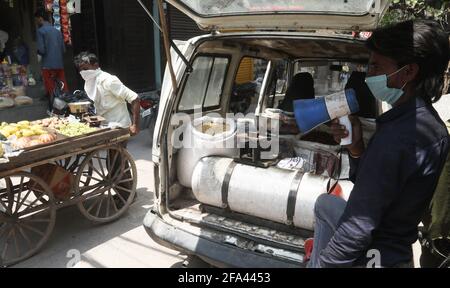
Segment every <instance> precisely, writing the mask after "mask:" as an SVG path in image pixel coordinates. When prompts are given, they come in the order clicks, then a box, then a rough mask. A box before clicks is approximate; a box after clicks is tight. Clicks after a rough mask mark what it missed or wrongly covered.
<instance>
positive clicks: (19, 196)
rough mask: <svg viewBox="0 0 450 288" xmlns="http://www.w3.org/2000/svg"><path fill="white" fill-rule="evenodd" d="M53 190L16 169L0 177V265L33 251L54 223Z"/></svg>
mask: <svg viewBox="0 0 450 288" xmlns="http://www.w3.org/2000/svg"><path fill="white" fill-rule="evenodd" d="M55 217H56V207H55V202H54V197H53V193H52V192H51V190H50V188H49V187H48V186H47V184H45V182H44V181H42V180H41V179H40V178H38V177H36V176H34V175H32V174H30V173H25V172H21V173H17V174H15V175H13V176H10V177H6V178H2V179H0V266H11V265H14V264H16V263H19V262H21V261H23V260H25V259H27V258H29V257H31V256H33V255H34V254H36V253H37V252H38V251H39V250H40V249H41V248H42V246H43V245H44V244H45V243H46V242H47V240H48V239H49V237H50V234H51V232H52V230H53V227H54V226H55Z"/></svg>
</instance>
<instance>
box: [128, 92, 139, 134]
mask: <svg viewBox="0 0 450 288" xmlns="http://www.w3.org/2000/svg"><path fill="white" fill-rule="evenodd" d="M131 107H132V111H133V115H132V117H133V125H131V126H130V133H131V136H136V135H137V134H139V131H140V129H139V127H140V126H139V125H140V124H139V123H140V119H141V105H140V104H139V98H137V99H136V100H134V101H133V102H132V103H131Z"/></svg>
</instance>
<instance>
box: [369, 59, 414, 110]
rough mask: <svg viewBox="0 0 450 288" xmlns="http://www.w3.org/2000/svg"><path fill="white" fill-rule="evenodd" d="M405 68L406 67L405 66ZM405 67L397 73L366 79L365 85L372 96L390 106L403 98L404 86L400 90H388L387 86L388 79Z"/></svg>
mask: <svg viewBox="0 0 450 288" xmlns="http://www.w3.org/2000/svg"><path fill="white" fill-rule="evenodd" d="M405 67H406V66H405ZM405 67H403V68H401V69H399V70H398V71H397V72H394V73H392V74H390V75H379V76H373V77H367V78H366V84H367V86H369V89H370V91H371V92H372V94H373V96H374V97H375V98H377V99H378V100H380V101H383V102H386V103H388V104H390V105H394V104H395V103H396V102H397V101H398V100H399V99H400V97H402V96H403V94H404V93H405V92H404V91H403V89H404V88H405V86H406V84H408V83H405V85H403V87H402V88H401V89H397V88H389V87H388V86H387V84H388V83H387V82H388V79H389V78H390V77H392V76H394V75H395V74H397V73H399V72H400V71H402V70H403V69H404V68H405Z"/></svg>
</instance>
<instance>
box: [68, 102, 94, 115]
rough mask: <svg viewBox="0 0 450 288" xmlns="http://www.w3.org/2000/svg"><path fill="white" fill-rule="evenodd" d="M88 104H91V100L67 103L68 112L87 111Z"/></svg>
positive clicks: (80, 112)
mask: <svg viewBox="0 0 450 288" xmlns="http://www.w3.org/2000/svg"><path fill="white" fill-rule="evenodd" d="M90 106H91V102H76V103H69V109H70V113H72V114H84V113H88V111H89V107H90Z"/></svg>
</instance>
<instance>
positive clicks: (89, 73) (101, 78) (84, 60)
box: [75, 52, 140, 136]
mask: <svg viewBox="0 0 450 288" xmlns="http://www.w3.org/2000/svg"><path fill="white" fill-rule="evenodd" d="M75 66H76V67H77V69H78V70H79V71H80V75H81V77H82V78H83V79H84V80H85V86H84V88H85V91H86V93H87V95H88V96H89V98H90V99H91V100H92V101H93V102H94V106H95V109H96V112H97V115H99V116H102V117H104V118H105V119H106V121H107V122H109V123H110V124H113V125H117V126H119V127H122V128H129V129H130V132H131V135H133V136H134V135H137V134H138V133H139V121H140V105H139V98H138V95H137V94H136V93H135V92H133V91H132V90H130V89H129V88H127V87H126V86H125V85H124V84H123V83H122V82H121V81H120V80H119V78H117V77H116V76H113V75H111V74H109V73H107V72H104V71H102V70H101V69H100V67H99V63H98V59H97V56H95V55H94V54H92V53H88V52H83V53H81V54H79V55H78V56H76V57H75ZM127 103H129V104H131V106H132V119H131V118H130V113H129V112H128V108H127Z"/></svg>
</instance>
